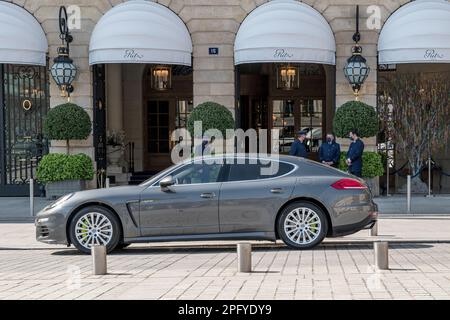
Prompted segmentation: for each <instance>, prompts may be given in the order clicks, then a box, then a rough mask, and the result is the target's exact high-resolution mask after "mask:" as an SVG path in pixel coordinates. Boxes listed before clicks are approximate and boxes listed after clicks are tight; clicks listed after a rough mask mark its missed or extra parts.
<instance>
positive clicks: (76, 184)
mask: <svg viewBox="0 0 450 320" xmlns="http://www.w3.org/2000/svg"><path fill="white" fill-rule="evenodd" d="M81 190H86V181H85V180H65V181H57V182H49V183H47V184H46V185H45V193H46V197H47V199H50V200H54V199H57V198H59V197H62V196H63V195H65V194H68V193H72V192H77V191H81Z"/></svg>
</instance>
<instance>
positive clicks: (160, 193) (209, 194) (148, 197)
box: [139, 162, 222, 236]
mask: <svg viewBox="0 0 450 320" xmlns="http://www.w3.org/2000/svg"><path fill="white" fill-rule="evenodd" d="M221 169H222V165H220V164H205V163H203V162H196V163H189V164H186V165H183V166H181V167H180V168H178V169H175V171H173V172H172V173H171V175H172V177H173V179H175V180H176V181H177V183H176V184H175V185H173V186H170V187H168V188H165V189H164V188H161V187H160V186H159V181H157V182H156V183H155V184H153V185H152V186H150V187H148V188H147V189H145V190H144V191H143V192H142V194H141V197H140V217H139V219H140V221H139V222H140V229H141V235H142V236H170V235H187V234H192V235H195V234H205V233H217V232H219V212H218V211H219V191H220V185H221V182H219V180H220V179H219V177H220V174H221ZM163 178H164V177H163ZM160 180H162V179H160Z"/></svg>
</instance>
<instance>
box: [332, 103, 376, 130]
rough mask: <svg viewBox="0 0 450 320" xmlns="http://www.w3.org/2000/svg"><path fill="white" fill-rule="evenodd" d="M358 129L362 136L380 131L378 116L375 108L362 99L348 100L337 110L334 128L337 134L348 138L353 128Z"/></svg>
mask: <svg viewBox="0 0 450 320" xmlns="http://www.w3.org/2000/svg"><path fill="white" fill-rule="evenodd" d="M354 128H356V129H358V131H359V136H360V137H361V138H368V137H373V136H375V135H376V134H377V133H378V116H377V112H376V111H375V108H374V107H372V106H369V105H368V104H365V103H363V102H360V101H348V102H346V103H344V104H343V105H342V106H341V107H340V108H338V109H337V110H336V114H335V116H334V120H333V129H334V132H335V133H336V136H338V137H340V138H347V137H348V133H349V132H350V131H351V130H352V129H354Z"/></svg>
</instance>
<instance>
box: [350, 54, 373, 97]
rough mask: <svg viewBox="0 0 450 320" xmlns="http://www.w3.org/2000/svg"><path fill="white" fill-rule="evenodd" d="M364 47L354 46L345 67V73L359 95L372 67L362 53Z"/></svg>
mask: <svg viewBox="0 0 450 320" xmlns="http://www.w3.org/2000/svg"><path fill="white" fill-rule="evenodd" d="M361 53H362V48H361V47H360V46H354V47H353V49H352V56H351V57H350V58H349V59H348V60H347V64H346V65H345V67H344V74H345V77H346V78H347V80H348V82H349V83H350V85H351V86H352V88H353V92H354V93H355V95H356V96H357V95H358V94H359V90H360V89H361V86H362V84H363V83H364V81H366V79H367V77H368V75H369V72H370V68H369V67H368V66H367V63H366V59H365V58H364V57H363V56H362V55H361Z"/></svg>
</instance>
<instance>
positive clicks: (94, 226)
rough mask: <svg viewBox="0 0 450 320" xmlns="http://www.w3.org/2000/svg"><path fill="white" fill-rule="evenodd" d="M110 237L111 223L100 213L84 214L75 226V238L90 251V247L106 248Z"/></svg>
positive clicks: (111, 231) (111, 233) (111, 232)
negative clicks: (100, 246) (102, 246)
mask: <svg viewBox="0 0 450 320" xmlns="http://www.w3.org/2000/svg"><path fill="white" fill-rule="evenodd" d="M112 236H113V226H112V224H111V221H110V220H109V219H108V217H106V216H105V215H104V214H102V213H100V212H89V213H86V214H84V215H83V216H81V217H80V218H79V219H78V220H77V222H76V224H75V237H76V239H77V241H78V242H79V243H80V244H81V245H82V246H83V247H85V248H86V249H91V246H92V245H104V246H106V245H107V244H108V243H109V242H110V241H111V238H112Z"/></svg>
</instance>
